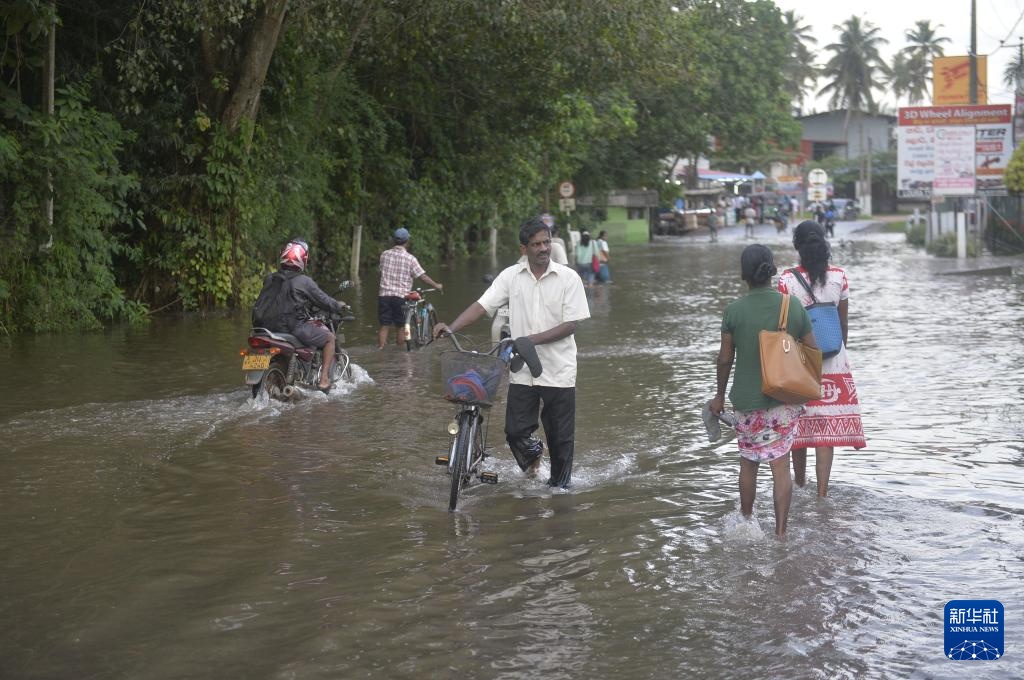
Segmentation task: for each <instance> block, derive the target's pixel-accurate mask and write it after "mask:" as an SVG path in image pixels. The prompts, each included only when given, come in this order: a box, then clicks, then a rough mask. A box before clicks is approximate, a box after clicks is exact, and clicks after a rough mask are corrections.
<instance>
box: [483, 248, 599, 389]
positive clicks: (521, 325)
mask: <svg viewBox="0 0 1024 680" xmlns="http://www.w3.org/2000/svg"><path fill="white" fill-rule="evenodd" d="M477 302H478V303H479V304H480V306H482V307H483V308H484V309H485V310H487V314H488V315H490V316H493V315H494V313H495V312H496V311H497V310H498V308H499V307H502V306H504V305H508V308H509V325H510V330H511V331H512V337H513V338H520V337H522V336H524V335H533V334H534V333H543V332H544V331H548V330H551V329H552V328H554V327H555V326H557V325H559V324H562V323H565V322H567V321H581V320H583V319H589V318H590V307H589V306H588V305H587V294H586V292H585V291H584V289H583V281H582V279H580V275H579V274H577V273H576V272H575V271H573V270H572V269H569V268H568V267H566V266H565V265H561V264H558V263H557V262H550V263H549V264H548V270H547V271H546V272H544V274H543V275H542V276H541V277H540V278H539V279H537V278H534V276H533V272H531V271H530V265H529V264H528V263H526V262H517V263H516V264H514V265H512V266H511V267H508V268H506V269H504V270H503V271H502V272H501V273H500V274H498V276H497V277H496V278H495V279H494V282H493V283H491V286H490V288H488V289H487V290H486V291H485V292H484V294H483V295H482V296H480V299H479V300H477ZM537 356H538V357H539V358H540V362H541V365H542V366H543V368H544V372H543V373H541V375H540V377H538V378H534V377H533V376H532V375H530V371H529V370H527V369H526V368H524V369H522V370H521V371H518V372H516V373H510V374H509V375H510V378H511V382H512V383H513V384H516V385H537V386H542V387H575V386H576V339H575V336H574V335H570V336H568V337H565V338H562V339H561V340H556V341H555V342H549V343H547V344H545V345H537Z"/></svg>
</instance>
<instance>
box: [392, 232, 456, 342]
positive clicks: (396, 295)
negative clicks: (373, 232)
mask: <svg viewBox="0 0 1024 680" xmlns="http://www.w3.org/2000/svg"><path fill="white" fill-rule="evenodd" d="M392 241H393V243H394V245H393V246H392V247H391V248H389V249H388V250H385V251H384V252H383V253H381V254H380V289H379V291H378V293H377V320H378V321H380V329H379V330H378V331H377V348H378V349H384V346H385V345H387V344H388V331H389V329H390V327H391V326H394V327H395V329H396V330H395V335H396V341H397V342H398V344H399V345H402V344H403V343H405V341H406V339H407V338H406V337H405V296H406V294H407V293H408V292H409V291H411V290H412V282H413V279H420V280H421V281H423V282H424V283H425V284H427V285H428V286H430V287H431V288H437V289H438V290H441V289H442V288H444V286H442V285H441V284H440V283H438V282H437V281H434V279H432V278H430V277H429V276H427V272H426V270H424V269H423V267H422V266H421V265H420V261H419V260H417V259H416V256H415V255H413V254H412V253H410V252H409V230H408V229H406V228H405V227H399V228H398V229H395V233H394V234H393V237H392Z"/></svg>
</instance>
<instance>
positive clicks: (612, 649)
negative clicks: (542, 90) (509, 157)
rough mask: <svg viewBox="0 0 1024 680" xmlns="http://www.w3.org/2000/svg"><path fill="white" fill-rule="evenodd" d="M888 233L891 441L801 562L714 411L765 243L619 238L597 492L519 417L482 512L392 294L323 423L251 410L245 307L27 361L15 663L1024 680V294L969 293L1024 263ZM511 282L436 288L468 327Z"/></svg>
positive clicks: (879, 346) (14, 447)
mask: <svg viewBox="0 0 1024 680" xmlns="http://www.w3.org/2000/svg"><path fill="white" fill-rule="evenodd" d="M863 226H864V223H853V224H851V223H840V224H839V226H838V229H837V234H836V238H835V239H834V240H833V244H834V251H835V256H834V259H835V261H836V263H838V264H839V265H841V266H843V267H845V268H846V269H847V271H848V274H849V278H850V281H851V291H852V292H851V303H850V352H851V360H852V362H853V366H854V376H855V378H856V380H857V383H858V389H859V392H860V397H861V401H862V408H863V415H864V422H865V429H866V431H867V435H868V438H869V445H868V448H866V449H864V450H861V451H853V450H845V449H844V450H840V451H838V452H837V454H836V462H835V466H834V469H833V475H832V486H831V493H830V495H829V497H828V498H827V499H825V500H819V499H817V498H816V496H815V493H814V490H813V489H814V475H813V469H814V467H813V461H809V464H808V477H809V479H808V482H809V483H808V485H807V487H806V488H804V489H798V490H796V492H795V495H794V501H793V508H792V512H791V515H790V520H789V527H790V532H789V535H788V539H787V540H785V541H781V542H780V541H778V540H776V539H775V538H774V536H773V535H772V530H773V524H774V520H773V513H772V502H771V481H770V474H768V473H767V470H763V471H762V473H761V476H760V479H759V487H758V498H757V502H756V504H755V518H756V522H753V523H751V522H744V521H741V519H740V517H739V515H738V512H737V505H738V491H737V473H738V463H737V454H736V451H735V442H734V441H732V439H731V438H726V439H725V440H723V441H722V442H719V443H716V444H709V443H708V441H707V437H706V435H705V434H704V431H703V426H702V423H701V420H700V405H701V403H702V402H703V401H704V400H706V399H708V398H709V397H710V396H711V395H712V393H713V390H714V365H713V361H714V356H715V353H716V351H717V346H718V328H719V320H720V315H721V312H722V310H723V308H724V306H725V305H726V304H727V303H728V302H729V301H730V300H732V299H734V298H735V297H737V296H739V295H741V294H742V293H743V291H744V287H743V284H742V282H741V281H740V279H739V276H738V260H739V252H740V250H741V248H742V246H743V245H744V243H745V242H744V241H743V240H742V239H740V238H739V237H738V233H739V231H741V230H738V231H735V230H729V229H727V230H723V234H722V240H721V241H720V242H719V243H717V244H709V243H706V242H704V239H702V238H700V239H687V238H683V239H668V238H666V239H664V240H661V241H658V242H657V243H654V244H650V245H647V244H645V245H637V246H617V245H616V244H615V243H614V242H613V243H612V248H613V252H612V254H613V262H612V273H613V276H614V279H615V283H614V284H613V285H610V286H607V287H601V288H595V289H594V290H592V291H590V292H589V298H590V303H591V309H592V314H593V319H592V320H590V321H588V322H586V323H583V324H581V328H580V330H579V332H578V334H577V342H578V345H579V347H580V360H579V364H580V369H579V376H580V377H579V386H578V419H577V448H576V450H577V454H576V464H575V473H574V483H575V486H574V488H573V490H572V491H571V492H568V493H552V492H551V491H549V490H548V489H547V487H545V486H543V484H542V483H541V482H539V481H536V480H528V479H524V478H523V477H522V476H521V475H520V474H519V472H518V468H516V467H515V465H514V463H513V462H512V458H511V455H510V454H509V453H508V452H507V449H506V448H505V447H504V444H503V441H502V437H501V427H502V420H503V413H502V409H501V408H496V409H494V412H493V414H492V418H491V426H490V427H491V432H490V433H489V440H490V443H491V444H493V445H494V446H495V447H496V451H497V455H496V456H495V457H494V458H492V459H490V461H489V463H490V465H491V467H492V469H494V470H496V471H497V472H498V474H499V477H500V481H499V484H498V485H497V486H490V485H477V486H475V487H473V488H471V489H469V490H468V491H467V492H466V493H465V494H464V499H463V502H462V504H461V506H460V508H459V510H458V511H457V512H455V513H453V514H449V513H448V512H447V510H446V501H447V493H448V492H447V488H448V482H447V478H446V477H445V475H444V472H443V470H442V468H439V467H437V466H435V465H434V463H433V460H434V456H435V455H436V454H438V453H441V452H443V451H445V450H446V448H447V443H448V439H447V434H446V433H445V426H446V424H447V422H448V420H449V418H450V416H451V413H452V410H451V408H450V407H449V405H448V404H446V403H445V402H444V401H443V400H442V399H441V398H440V397H439V395H440V377H439V359H438V355H439V352H440V351H441V350H442V349H444V347H439V346H437V345H432V346H429V347H427V348H426V349H425V350H423V351H420V352H414V353H406V352H404V351H398V350H397V349H395V348H391V349H389V350H388V351H384V352H377V351H375V348H374V346H373V345H374V338H375V316H376V314H375V295H376V290H375V285H374V284H375V282H374V281H373V280H372V275H371V276H370V277H369V278H370V279H371V280H370V281H368V282H367V285H365V286H363V287H362V288H361V289H359V290H357V291H352V292H350V293H348V294H346V296H345V297H347V299H349V300H350V301H352V302H353V303H354V306H355V309H356V313H357V316H358V317H359V320H358V321H357V322H355V323H354V324H352V325H351V326H350V328H349V329H348V333H347V335H348V340H347V343H346V344H347V346H348V347H349V348H350V349H351V353H352V356H353V359H354V361H355V363H356V364H357V366H358V369H357V371H356V380H355V381H354V382H353V383H352V384H347V385H345V386H343V388H342V389H341V390H340V391H339V392H337V393H335V394H331V395H329V396H324V395H320V394H316V395H315V396H314V397H311V398H309V399H307V400H304V401H302V402H299V403H296V404H288V405H280V404H267V403H252V402H251V401H250V400H248V399H247V396H248V395H247V390H246V389H245V387H244V386H243V384H242V376H241V372H240V370H239V365H240V360H239V357H238V349H239V348H240V347H242V346H243V344H244V342H245V337H246V325H245V321H246V320H245V319H244V318H242V317H231V318H223V317H218V318H205V319H203V318H195V317H190V318H185V319H180V318H175V319H159V320H156V321H155V322H154V323H153V324H151V325H150V326H149V327H146V328H142V329H122V328H118V329H114V330H111V331H109V332H106V333H102V334H93V335H87V336H81V337H75V336H63V337H19V338H14V339H9V340H7V341H0V368H2V371H3V376H4V378H3V384H4V388H5V389H4V390H2V391H0V414H2V415H0V437H2V441H3V443H4V445H3V448H2V450H0V513H2V514H0V518H2V529H0V531H2V534H0V535H2V538H3V541H2V546H3V550H2V551H0V677H2V678H18V679H37V678H39V679H41V678H47V679H51V678H52V679H64V678H75V679H86V678H102V679H110V678H118V679H120V678H132V679H135V678H145V679H154V680H163V679H172V678H173V679H178V678H189V679H194V678H204V679H205V678H211V679H212V678H218V679H219V678H246V679H254V678H267V679H273V680H286V679H287V680H291V679H296V680H302V679H321V678H322V679H328V678H331V679H333V678H449V677H461V678H502V679H516V678H538V677H543V678H612V677H617V678H652V679H661V678H858V679H859V678H960V677H967V676H969V677H980V678H1007V677H1022V676H1024V661H1022V660H1021V659H1022V658H1024V493H1022V491H1024V477H1022V472H1024V443H1022V441H1024V405H1022V403H1024V400H1022V397H1024V388H1022V378H1024V371H1022V368H1021V367H1022V362H1024V350H1022V343H1021V335H1022V330H1024V281H1022V278H1021V276H1020V274H1019V271H1020V270H1019V269H1018V270H1016V271H1017V275H1016V276H1007V275H997V274H989V275H984V274H982V275H968V276H944V275H943V272H946V271H949V270H955V269H958V268H973V267H982V266H993V265H1001V264H1006V263H1011V264H1013V265H1014V266H1016V267H1018V268H1019V267H1020V266H1021V264H1022V263H1021V261H1020V260H1019V259H1017V260H1005V259H999V258H984V259H982V260H978V261H970V262H967V263H964V264H959V263H957V262H956V261H955V260H938V259H935V258H931V257H929V256H927V255H925V254H924V253H923V252H921V251H919V250H916V249H913V248H911V247H908V246H907V245H905V243H904V240H903V237H902V235H899V234H895V235H893V234H880V233H871V232H864V231H861V232H857V231H855V228H857V227H863ZM758 236H759V238H760V239H761V240H762V242H764V243H767V244H768V245H770V246H771V247H772V249H773V250H774V251H775V252H776V256H777V260H778V261H779V262H780V263H781V264H789V263H790V262H792V260H793V255H794V254H793V251H792V248H791V246H790V245H789V243H788V240H787V237H785V236H776V235H775V233H774V230H772V229H770V228H769V227H759V234H758ZM486 271H488V267H487V266H486V264H484V263H466V264H459V265H454V266H453V267H452V268H450V269H443V270H440V271H432V272H431V274H432V275H434V277H435V278H438V279H440V280H442V281H443V282H444V283H446V284H447V288H446V290H447V292H446V293H445V294H444V295H443V296H440V295H438V296H434V297H432V300H433V302H434V303H435V305H436V306H437V307H438V309H439V311H440V316H441V318H442V319H447V320H450V319H451V318H453V317H454V316H455V314H456V313H457V312H458V311H460V310H461V309H462V308H464V307H465V305H467V304H468V303H469V302H470V301H471V300H473V299H474V298H475V296H476V295H477V294H478V293H479V292H480V290H481V289H482V288H483V284H482V283H480V281H481V276H482V274H483V273H485V272H486ZM325 287H326V286H325ZM487 332H488V330H487V325H486V324H484V323H483V322H481V323H480V324H479V326H478V327H476V328H475V329H473V331H472V334H474V335H475V336H476V337H477V338H480V339H483V338H485V337H486V336H487ZM438 344H439V345H440V344H441V343H438ZM954 599H995V600H999V601H1000V602H1002V604H1003V606H1004V607H1005V619H1006V633H1005V636H1006V640H1005V650H1004V651H1005V656H1004V657H1003V658H1001V659H999V660H997V661H984V662H965V661H951V660H948V659H946V658H945V656H944V649H943V645H944V642H943V607H944V605H945V603H946V602H947V601H949V600H954Z"/></svg>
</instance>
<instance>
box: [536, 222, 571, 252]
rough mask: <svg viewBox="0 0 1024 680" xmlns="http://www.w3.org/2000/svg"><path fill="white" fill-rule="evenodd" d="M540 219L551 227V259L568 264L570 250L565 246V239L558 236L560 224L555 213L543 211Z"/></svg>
mask: <svg viewBox="0 0 1024 680" xmlns="http://www.w3.org/2000/svg"><path fill="white" fill-rule="evenodd" d="M540 220H541V222H543V223H544V224H546V225H547V226H548V228H549V229H551V261H552V262H557V263H558V264H564V265H568V264H569V251H568V250H567V249H566V247H565V241H564V240H563V239H561V238H560V237H559V236H558V226H557V225H556V224H555V217H554V215H552V214H551V213H542V214H541V216H540Z"/></svg>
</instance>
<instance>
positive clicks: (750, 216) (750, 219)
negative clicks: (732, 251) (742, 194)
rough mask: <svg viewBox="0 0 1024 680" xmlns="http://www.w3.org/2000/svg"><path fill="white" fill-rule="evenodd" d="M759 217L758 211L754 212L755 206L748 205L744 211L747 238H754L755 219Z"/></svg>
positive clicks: (744, 232) (744, 233)
mask: <svg viewBox="0 0 1024 680" xmlns="http://www.w3.org/2000/svg"><path fill="white" fill-rule="evenodd" d="M756 217H757V211H756V210H754V206H752V205H748V206H747V207H746V208H745V209H744V210H743V224H744V225H745V226H744V231H743V235H744V236H745V237H746V238H754V219H755V218H756Z"/></svg>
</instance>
